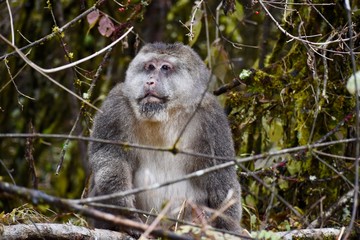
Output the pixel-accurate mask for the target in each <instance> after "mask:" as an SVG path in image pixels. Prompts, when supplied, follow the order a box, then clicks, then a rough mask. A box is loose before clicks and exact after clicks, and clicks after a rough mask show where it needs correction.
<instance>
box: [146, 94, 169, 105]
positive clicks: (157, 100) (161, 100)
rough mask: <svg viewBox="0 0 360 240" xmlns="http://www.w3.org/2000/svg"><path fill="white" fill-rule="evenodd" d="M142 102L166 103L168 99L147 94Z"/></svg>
mask: <svg viewBox="0 0 360 240" xmlns="http://www.w3.org/2000/svg"><path fill="white" fill-rule="evenodd" d="M140 102H142V103H165V102H166V97H159V96H157V95H154V94H146V95H145V96H144V97H143V98H142V99H141V100H140Z"/></svg>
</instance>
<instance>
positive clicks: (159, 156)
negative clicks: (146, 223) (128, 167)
mask: <svg viewBox="0 0 360 240" xmlns="http://www.w3.org/2000/svg"><path fill="white" fill-rule="evenodd" d="M180 158H181V156H174V155H173V154H171V153H164V152H152V151H149V152H148V153H147V154H142V158H141V159H139V160H140V164H139V168H138V169H137V170H136V172H135V175H134V187H144V186H151V185H154V184H159V183H164V182H166V181H171V180H174V179H177V178H181V177H183V176H184V175H186V170H185V162H184V159H180ZM196 194H197V191H196V190H195V189H194V186H192V184H191V182H190V181H182V182H178V183H175V184H171V185H169V186H165V187H161V188H157V189H155V190H151V191H146V192H143V193H141V194H138V195H136V203H135V205H136V207H137V208H139V209H142V210H146V211H154V210H155V212H159V211H161V209H162V207H163V206H164V204H166V203H169V204H171V206H170V209H171V210H172V211H174V213H173V214H171V215H176V211H177V209H179V210H180V208H181V205H182V203H183V202H184V200H190V201H192V200H195V199H197V197H196Z"/></svg>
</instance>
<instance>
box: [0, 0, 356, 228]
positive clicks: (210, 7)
mask: <svg viewBox="0 0 360 240" xmlns="http://www.w3.org/2000/svg"><path fill="white" fill-rule="evenodd" d="M6 4H7V3H6V1H0V6H1V8H0V33H1V34H2V35H3V36H4V37H6V38H7V39H9V40H10V39H11V22H10V18H9V12H8V8H7V7H6ZM94 4H96V7H97V9H98V10H97V11H96V12H95V13H94V12H93V13H92V14H93V15H84V16H83V17H82V18H80V19H77V20H76V21H74V22H73V23H72V24H71V26H69V27H67V28H66V29H65V30H64V31H59V28H61V27H62V26H64V25H65V24H66V23H68V22H70V21H73V20H74V19H75V18H76V17H77V16H79V15H80V14H81V13H83V12H84V11H86V10H87V9H89V8H91V7H93V6H94ZM10 6H11V11H12V17H13V27H14V31H15V45H16V46H17V47H19V48H21V47H25V48H24V49H23V50H22V51H23V53H24V54H26V55H27V57H28V58H29V59H30V60H32V61H33V62H34V63H36V64H37V65H39V66H41V67H42V68H54V67H57V66H61V65H64V64H67V63H70V62H73V61H76V60H78V59H81V58H84V57H86V56H89V55H91V54H92V53H94V52H96V51H98V50H100V49H101V48H103V47H105V46H107V45H109V44H110V43H111V42H112V41H113V40H115V39H116V38H117V37H119V36H121V35H122V34H123V33H124V32H125V30H126V29H127V28H128V27H130V26H134V29H133V31H132V33H130V34H129V35H128V36H127V37H126V38H125V39H124V40H123V41H121V42H120V43H119V44H117V45H116V46H115V47H114V48H113V49H112V50H111V51H109V52H108V53H106V54H101V55H99V56H97V57H95V58H93V59H92V60H90V61H86V62H84V63H82V64H80V65H78V66H76V67H73V68H70V69H66V70H63V71H60V72H56V73H51V74H49V75H50V76H51V77H52V78H53V79H55V80H56V81H57V82H58V83H60V84H62V85H63V86H65V87H67V88H68V89H70V90H71V91H73V92H74V93H76V94H78V95H79V96H82V97H84V98H85V99H88V100H89V101H90V102H91V103H92V104H94V105H96V106H100V105H101V102H102V100H103V99H104V98H105V96H106V95H107V93H108V92H109V90H110V89H111V87H112V86H114V85H115V84H116V83H118V82H121V81H122V80H123V79H124V73H125V71H126V68H127V65H128V63H129V61H130V60H131V59H132V58H133V56H134V55H135V54H136V52H137V51H138V50H139V48H140V47H141V46H142V45H143V44H144V43H147V42H154V41H164V42H177V41H179V42H184V43H185V44H189V45H191V46H192V47H193V48H194V49H195V50H196V51H197V52H198V53H199V54H200V55H201V57H202V58H203V59H204V61H205V62H206V63H207V65H208V67H209V68H210V69H211V70H212V72H213V75H214V78H213V81H212V84H211V86H210V90H211V91H214V90H219V88H221V87H222V89H223V91H215V93H217V95H219V100H220V101H221V102H222V103H223V104H224V107H225V109H226V111H227V113H228V114H229V119H230V122H231V125H232V130H233V133H234V140H235V145H236V150H237V153H238V156H239V157H244V156H252V155H255V154H260V153H265V152H270V153H273V152H276V151H278V150H280V149H285V148H290V147H296V146H299V145H307V144H311V143H316V142H324V141H335V140H342V139H347V138H352V137H354V136H356V135H355V117H354V113H355V112H354V107H355V99H354V97H353V96H351V95H350V94H349V93H348V92H347V91H346V88H345V85H346V81H347V79H348V77H349V76H351V75H352V73H353V69H352V65H351V64H352V63H351V54H349V46H350V42H349V36H350V35H349V24H348V19H347V12H346V10H345V8H344V1H335V2H333V1H320V0H314V1H250V0H238V1H232V0H225V1H190V0H179V1H175V0H157V1H150V0H125V1H123V0H121V1H111V0H106V1H100V2H96V1H85V0H80V1H68V0H59V1H50V0H47V1H25V0H18V1H10ZM359 6H360V3H359V1H352V6H351V7H352V10H353V12H352V15H351V17H352V24H353V25H352V28H351V29H352V31H353V35H354V38H353V44H354V46H355V48H354V52H355V61H356V65H357V66H359V58H358V53H359V49H358V47H359V35H358V34H359V32H360V21H359V20H360V19H359V16H360V11H359V10H358V7H359ZM277 24H278V25H277ZM284 31H286V34H284ZM50 34H52V35H51V36H50V37H49V35H50ZM294 36H297V37H298V38H297V39H295V38H294ZM42 38H44V40H43V41H41V42H40V43H36V44H33V45H31V47H29V44H30V43H33V42H35V41H37V40H39V39H42ZM13 51H14V49H13V48H12V47H11V46H9V45H8V44H6V43H5V42H4V41H0V58H1V64H0V72H1V78H0V79H1V80H0V133H47V134H72V135H81V136H88V135H89V131H90V128H91V125H92V118H93V116H94V114H95V110H94V109H92V108H91V107H88V106H87V105H86V104H84V103H82V102H80V101H79V100H78V99H76V98H75V97H74V96H72V95H70V94H69V93H67V92H66V91H64V90H62V89H61V88H59V87H58V86H56V85H55V84H53V83H51V82H50V81H49V80H48V79H46V78H45V77H44V76H42V75H41V74H39V73H38V72H37V71H36V70H34V69H33V68H31V67H30V66H29V65H27V64H26V63H25V62H24V61H23V60H22V59H21V58H20V57H19V56H18V55H17V54H9V53H11V52H13ZM244 70H247V71H244ZM241 73H242V74H243V75H241ZM243 76H245V77H243ZM224 89H225V90H224ZM220 92H221V94H220ZM86 148H87V142H84V141H66V140H65V139H53V138H51V139H50V138H36V139H35V138H28V139H25V138H9V137H6V138H5V137H1V138H0V163H1V165H0V180H1V181H6V182H15V183H16V184H17V185H20V186H25V187H29V188H37V189H40V190H43V191H45V192H47V193H49V194H52V195H55V196H60V197H64V198H80V196H81V192H82V190H83V188H84V185H85V182H86V179H85V178H86V172H87V152H86ZM354 149H355V144H354V143H341V142H340V143H339V144H331V145H329V146H327V147H322V148H317V149H316V150H315V149H314V150H310V151H297V152H292V153H289V154H282V155H279V156H276V157H268V158H260V159H255V160H253V161H249V162H246V163H244V167H245V168H246V169H247V171H245V170H244V169H240V168H239V181H240V182H241V184H242V187H243V206H244V209H245V211H244V219H243V226H244V227H246V228H247V229H249V230H258V229H272V230H287V229H290V228H303V227H306V226H307V224H308V223H310V222H312V221H313V220H316V219H318V217H320V216H321V214H323V213H324V212H326V211H327V210H328V209H329V208H330V207H331V206H333V205H336V204H337V202H338V200H339V199H340V198H341V197H342V196H343V195H344V194H346V193H347V192H349V191H351V190H352V189H353V188H354V185H353V183H354V180H355V170H356V169H355V161H354V157H355V150H354ZM62 159H63V160H64V162H63V164H62V168H61V169H60V172H59V174H56V169H57V167H58V164H59V162H61V160H62ZM251 173H254V174H255V175H256V176H257V177H258V178H259V179H260V180H261V181H260V182H259V180H256V179H255V178H254V177H253V175H252V174H251ZM269 187H270V188H269ZM276 195H279V196H281V197H282V198H284V199H285V200H286V201H287V202H288V203H289V204H290V205H291V206H292V207H293V208H295V209H296V210H297V211H298V212H300V213H301V214H302V216H303V217H302V218H299V217H298V216H296V215H295V214H294V212H292V211H291V210H290V209H289V208H288V207H286V206H285V205H284V204H283V203H282V202H281V201H279V199H278V198H277V197H276ZM21 204H23V202H21V201H20V200H18V199H14V198H12V197H9V196H7V195H5V194H2V193H0V209H3V210H4V212H10V211H11V210H12V209H13V208H15V207H18V206H20V205H21ZM352 207H353V206H352V203H351V202H350V201H346V204H345V205H341V206H340V207H339V208H338V209H337V210H336V211H334V212H332V213H331V215H330V217H329V218H326V219H324V220H323V221H321V224H320V225H321V226H343V225H346V224H348V223H349V220H350V217H351V211H352ZM357 224H359V222H357ZM356 227H358V225H356ZM357 230H358V228H357Z"/></svg>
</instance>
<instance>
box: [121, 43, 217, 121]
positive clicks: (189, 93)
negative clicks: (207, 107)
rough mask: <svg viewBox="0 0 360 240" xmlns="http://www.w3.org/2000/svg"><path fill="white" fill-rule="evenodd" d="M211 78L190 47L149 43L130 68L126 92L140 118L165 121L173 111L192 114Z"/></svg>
mask: <svg viewBox="0 0 360 240" xmlns="http://www.w3.org/2000/svg"><path fill="white" fill-rule="evenodd" d="M209 78H210V72H209V70H208V69H207V68H206V66H205V64H204V62H203V61H202V60H201V58H200V57H199V56H198V55H197V54H196V53H195V52H194V51H193V50H192V49H191V48H190V47H188V46H185V45H183V44H181V43H175V44H165V43H153V44H147V45H145V46H144V47H143V48H142V49H141V50H140V52H139V53H138V54H137V56H136V57H135V58H134V59H133V60H132V62H131V63H130V65H129V68H128V70H127V72H126V78H125V82H124V85H123V93H124V95H125V96H126V97H128V99H129V101H130V103H131V105H132V108H133V110H134V112H135V115H136V116H137V118H139V119H143V120H150V121H165V120H167V119H168V117H169V113H170V112H172V111H193V110H194V108H195V107H196V105H197V104H198V103H199V102H200V101H201V96H202V94H203V93H204V92H205V91H206V88H207V83H208V81H209Z"/></svg>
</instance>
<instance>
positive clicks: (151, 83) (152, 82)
mask: <svg viewBox="0 0 360 240" xmlns="http://www.w3.org/2000/svg"><path fill="white" fill-rule="evenodd" d="M154 83H155V82H154V81H148V82H146V84H147V85H154Z"/></svg>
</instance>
